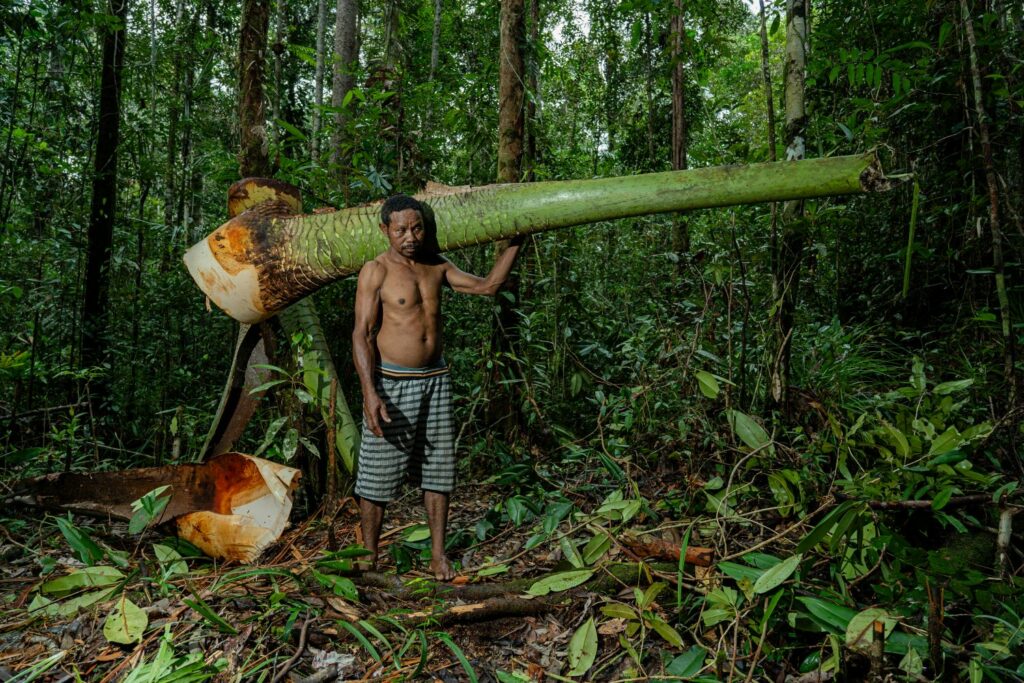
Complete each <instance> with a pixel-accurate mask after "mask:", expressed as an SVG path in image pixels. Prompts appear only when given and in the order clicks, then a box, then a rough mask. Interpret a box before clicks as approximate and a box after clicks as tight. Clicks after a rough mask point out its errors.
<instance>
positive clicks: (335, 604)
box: [324, 597, 362, 633]
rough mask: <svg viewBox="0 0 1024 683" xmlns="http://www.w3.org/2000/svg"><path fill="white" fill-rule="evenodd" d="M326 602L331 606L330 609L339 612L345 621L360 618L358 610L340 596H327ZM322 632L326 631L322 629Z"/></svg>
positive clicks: (354, 620)
mask: <svg viewBox="0 0 1024 683" xmlns="http://www.w3.org/2000/svg"><path fill="white" fill-rule="evenodd" d="M327 604H328V605H330V606H331V609H333V610H334V611H335V612H337V613H338V614H340V615H341V617H342V618H343V619H344V620H345V621H350V622H353V623H354V622H357V621H359V620H360V619H361V618H362V617H361V616H360V614H359V610H357V609H356V608H355V607H353V606H352V605H350V604H348V603H347V602H345V601H344V600H342V599H341V598H334V597H329V598H327ZM324 633H326V631H324Z"/></svg>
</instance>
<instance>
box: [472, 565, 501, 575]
mask: <svg viewBox="0 0 1024 683" xmlns="http://www.w3.org/2000/svg"><path fill="white" fill-rule="evenodd" d="M508 569H509V567H508V565H507V564H497V565H494V566H493V567H484V568H483V569H481V570H480V571H478V572H477V573H476V575H477V576H494V575H495V574H504V573H506V572H507V571H508Z"/></svg>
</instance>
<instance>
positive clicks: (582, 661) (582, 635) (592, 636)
mask: <svg viewBox="0 0 1024 683" xmlns="http://www.w3.org/2000/svg"><path fill="white" fill-rule="evenodd" d="M596 658H597V626H596V624H594V617H590V618H589V619H587V620H586V621H585V622H584V623H583V625H582V626H580V627H579V628H578V629H576V633H574V634H573V636H572V639H571V640H570V641H569V675H570V676H582V675H583V674H585V673H587V671H589V670H590V667H591V666H593V665H594V660H595V659H596Z"/></svg>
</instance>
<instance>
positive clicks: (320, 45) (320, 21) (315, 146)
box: [309, 0, 327, 163]
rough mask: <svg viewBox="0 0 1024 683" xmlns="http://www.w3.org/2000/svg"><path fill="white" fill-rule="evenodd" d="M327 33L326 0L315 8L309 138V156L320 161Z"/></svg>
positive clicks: (319, 0)
mask: <svg viewBox="0 0 1024 683" xmlns="http://www.w3.org/2000/svg"><path fill="white" fill-rule="evenodd" d="M326 32H327V0H318V2H317V7H316V67H315V72H314V75H313V126H312V128H313V130H312V132H311V133H310V136H309V156H310V158H311V159H312V160H313V163H317V162H318V161H320V110H321V109H323V106H324V49H325V48H324V34H325V33H326Z"/></svg>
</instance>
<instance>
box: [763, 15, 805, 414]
mask: <svg viewBox="0 0 1024 683" xmlns="http://www.w3.org/2000/svg"><path fill="white" fill-rule="evenodd" d="M809 7H810V2H809V0H787V2H786V57H785V63H784V64H783V86H784V94H783V97H784V100H785V142H786V160H787V161H793V160H797V159H803V158H804V148H805V146H806V141H805V137H804V136H805V134H806V128H807V113H806V109H805V107H804V79H805V73H806V70H807V38H808V33H807V11H808V9H809ZM803 215H804V205H803V202H802V201H791V202H786V204H785V206H784V208H783V210H782V239H781V242H780V244H779V246H778V254H777V255H776V258H775V268H774V270H773V272H772V297H773V300H774V302H775V303H774V305H775V307H776V314H775V325H774V344H773V347H772V353H773V358H772V367H771V377H770V392H769V393H770V397H771V401H772V403H773V404H774V405H775V406H777V407H780V408H781V409H782V410H783V411H784V412H785V411H788V409H789V400H788V398H789V396H788V395H789V380H790V355H791V349H792V345H793V326H794V322H795V317H796V304H797V295H798V292H799V287H800V264H801V261H802V258H803V250H804V241H805V238H806V228H805V226H804V224H803Z"/></svg>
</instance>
